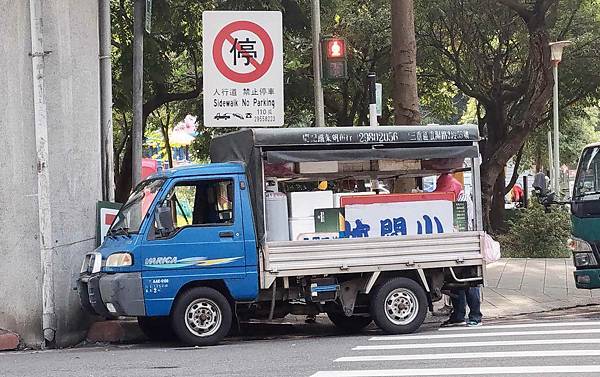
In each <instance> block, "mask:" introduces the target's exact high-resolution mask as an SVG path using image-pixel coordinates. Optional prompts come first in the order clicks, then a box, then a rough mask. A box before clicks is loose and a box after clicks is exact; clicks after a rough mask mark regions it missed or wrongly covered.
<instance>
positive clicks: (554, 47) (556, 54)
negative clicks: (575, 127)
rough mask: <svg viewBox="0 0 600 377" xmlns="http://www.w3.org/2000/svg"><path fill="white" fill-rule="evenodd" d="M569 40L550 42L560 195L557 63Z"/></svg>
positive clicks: (556, 180)
mask: <svg viewBox="0 0 600 377" xmlns="http://www.w3.org/2000/svg"><path fill="white" fill-rule="evenodd" d="M570 44H571V41H558V42H550V60H551V62H552V71H553V73H554V98H553V110H554V116H553V118H554V148H553V149H554V151H553V152H554V153H553V157H554V169H553V170H554V182H553V185H554V191H555V192H556V195H558V196H560V151H559V133H558V64H559V63H560V61H561V60H562V52H563V48H565V47H566V46H568V45H570Z"/></svg>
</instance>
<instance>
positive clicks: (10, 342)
mask: <svg viewBox="0 0 600 377" xmlns="http://www.w3.org/2000/svg"><path fill="white" fill-rule="evenodd" d="M19 343H20V338H19V335H18V334H15V333H14V332H11V331H7V330H2V329H0V351H14V350H16V349H17V348H19Z"/></svg>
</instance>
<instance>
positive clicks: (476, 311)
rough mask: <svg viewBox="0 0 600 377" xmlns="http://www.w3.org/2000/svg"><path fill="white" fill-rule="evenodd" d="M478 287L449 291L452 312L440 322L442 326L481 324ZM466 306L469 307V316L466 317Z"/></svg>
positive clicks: (472, 325)
mask: <svg viewBox="0 0 600 377" xmlns="http://www.w3.org/2000/svg"><path fill="white" fill-rule="evenodd" d="M480 294H481V292H480V289H479V287H468V288H457V289H452V290H451V292H450V300H451V301H452V313H451V314H450V318H448V320H446V321H445V322H443V323H442V327H452V326H461V325H465V324H466V325H467V326H469V327H476V326H481V319H482V317H483V316H482V314H481V297H480ZM466 306H468V307H469V316H468V319H467V320H466V321H465V317H466V314H467V313H466Z"/></svg>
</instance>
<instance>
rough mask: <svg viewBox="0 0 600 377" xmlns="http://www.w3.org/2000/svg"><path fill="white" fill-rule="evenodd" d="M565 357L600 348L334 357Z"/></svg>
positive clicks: (590, 353) (595, 353)
mask: <svg viewBox="0 0 600 377" xmlns="http://www.w3.org/2000/svg"><path fill="white" fill-rule="evenodd" d="M554 356H559V357H565V356H600V350H551V351H501V352H460V353H430V354H420V355H370V356H346V357H340V358H338V359H335V360H334V361H335V362H336V363H341V362H349V361H409V360H450V359H500V358H512V357H554Z"/></svg>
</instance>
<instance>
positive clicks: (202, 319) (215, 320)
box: [185, 298, 222, 337]
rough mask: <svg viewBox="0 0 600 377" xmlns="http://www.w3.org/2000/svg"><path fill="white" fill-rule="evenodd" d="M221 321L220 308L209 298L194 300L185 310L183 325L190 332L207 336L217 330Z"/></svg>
mask: <svg viewBox="0 0 600 377" xmlns="http://www.w3.org/2000/svg"><path fill="white" fill-rule="evenodd" d="M221 321H222V315H221V309H220V308H219V306H218V305H217V304H216V303H215V302H214V301H212V300H209V299H205V298H201V299H197V300H194V301H192V302H191V303H190V304H189V305H188V307H187V308H186V311H185V325H186V326H187V328H188V330H189V331H190V332H191V333H192V334H194V335H196V336H199V337H207V336H210V335H212V334H214V333H215V332H217V330H219V327H220V326H221Z"/></svg>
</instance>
